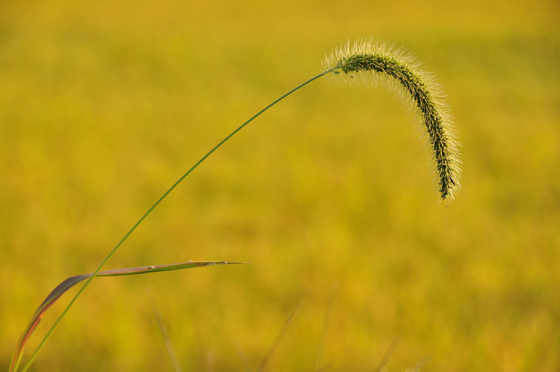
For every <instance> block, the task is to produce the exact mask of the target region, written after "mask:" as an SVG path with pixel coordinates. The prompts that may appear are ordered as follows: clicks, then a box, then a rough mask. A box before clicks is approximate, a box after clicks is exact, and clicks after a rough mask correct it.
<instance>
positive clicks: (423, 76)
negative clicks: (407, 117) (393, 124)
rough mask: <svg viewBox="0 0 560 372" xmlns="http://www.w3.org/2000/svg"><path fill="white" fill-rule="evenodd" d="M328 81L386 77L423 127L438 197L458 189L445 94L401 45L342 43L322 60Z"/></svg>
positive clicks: (456, 157) (368, 80)
mask: <svg viewBox="0 0 560 372" xmlns="http://www.w3.org/2000/svg"><path fill="white" fill-rule="evenodd" d="M323 67H324V68H325V70H326V71H327V72H328V73H327V76H329V77H330V78H331V80H334V81H335V80H338V81H343V82H345V83H350V84H351V83H363V84H371V83H377V81H378V79H379V78H380V77H385V78H389V81H390V83H391V84H390V85H392V86H398V87H399V88H400V89H399V91H400V92H402V93H403V96H404V97H405V98H406V99H407V100H411V102H412V103H414V105H413V106H414V107H415V108H416V110H415V111H416V112H418V113H419V115H420V117H421V119H422V123H423V124H424V126H425V129H426V133H427V140H428V143H429V145H430V150H431V153H432V157H433V160H434V163H435V170H436V174H437V177H438V189H439V190H438V191H439V193H440V196H441V199H442V200H444V201H450V200H452V199H453V197H454V196H455V194H456V193H457V192H458V190H459V189H460V184H459V181H460V172H461V166H460V163H461V162H460V159H459V150H458V146H459V145H458V143H457V141H456V140H455V131H454V129H453V122H452V119H451V115H450V114H449V109H448V108H447V104H446V103H445V100H444V97H445V95H444V94H443V93H442V91H441V89H440V88H439V85H438V84H436V83H435V82H434V79H433V78H432V77H431V75H430V74H429V73H427V72H426V71H424V69H423V68H422V67H421V66H420V64H419V63H418V62H417V61H416V59H415V58H414V57H413V56H412V55H411V54H410V53H408V52H406V51H405V50H404V49H402V48H394V47H393V46H392V45H390V44H387V43H383V42H374V41H373V40H372V39H369V40H365V41H359V42H355V43H350V42H348V43H345V44H343V45H342V46H340V47H339V48H336V49H335V50H333V52H332V53H331V54H330V55H328V56H327V57H326V58H325V60H324V61H323Z"/></svg>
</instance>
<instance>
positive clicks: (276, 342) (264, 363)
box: [257, 300, 304, 372]
mask: <svg viewBox="0 0 560 372" xmlns="http://www.w3.org/2000/svg"><path fill="white" fill-rule="evenodd" d="M303 303H304V301H303V300H301V301H300V302H299V303H298V304H297V306H296V307H295V308H294V310H293V311H292V313H291V314H290V316H289V317H288V319H286V322H285V323H284V326H282V329H281V330H280V332H279V333H278V335H277V336H276V338H275V339H274V342H273V343H272V345H270V349H268V352H267V353H266V355H265V356H264V358H263V360H262V361H261V364H260V365H259V368H257V372H264V370H265V369H266V367H267V365H268V362H269V361H270V358H272V354H274V352H275V351H276V349H277V348H278V345H280V342H281V341H282V338H284V334H285V333H286V331H287V330H288V327H289V326H290V324H292V321H293V320H294V317H295V316H296V314H297V313H298V312H299V309H301V307H302V305H303Z"/></svg>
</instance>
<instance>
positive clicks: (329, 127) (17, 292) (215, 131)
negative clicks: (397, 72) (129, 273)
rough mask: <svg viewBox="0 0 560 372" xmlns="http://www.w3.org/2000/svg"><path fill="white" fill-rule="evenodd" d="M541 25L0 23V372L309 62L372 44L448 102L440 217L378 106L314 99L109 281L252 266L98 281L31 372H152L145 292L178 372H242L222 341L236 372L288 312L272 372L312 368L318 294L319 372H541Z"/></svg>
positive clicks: (244, 9)
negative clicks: (47, 308)
mask: <svg viewBox="0 0 560 372" xmlns="http://www.w3.org/2000/svg"><path fill="white" fill-rule="evenodd" d="M525 3H527V4H525ZM264 4H266V5H264ZM558 15H559V9H558V5H557V4H555V3H554V2H546V1H541V2H531V3H529V2H521V1H517V2H511V1H508V2H500V1H491V2H482V1H480V2H474V3H469V5H468V6H467V5H464V6H462V7H460V8H458V7H455V6H452V5H450V4H449V3H448V2H438V1H433V2H422V3H419V4H416V3H414V2H405V3H401V4H400V5H393V4H391V3H389V2H384V3H379V4H376V3H375V2H366V1H359V0H355V1H352V2H351V3H350V4H349V3H348V2H345V3H344V5H342V4H339V3H336V2H331V3H325V2H318V1H317V2H306V3H305V4H303V5H302V4H299V3H296V2H288V3H286V2H281V3H280V2H279V3H263V4H261V3H256V2H235V3H233V2H226V1H222V0H215V1H211V2H191V3H189V4H179V2H172V1H164V2H157V3H155V2H154V3H153V4H152V3H150V2H146V1H143V2H119V3H118V4H112V3H111V2H82V3H80V5H77V4H74V2H65V1H43V2H40V1H37V2H34V3H26V4H23V3H15V2H14V3H2V5H0V20H1V22H0V170H1V172H2V177H1V178H0V254H1V257H2V263H3V267H2V270H0V295H1V300H0V301H1V306H0V318H1V319H2V326H1V327H0V368H4V369H7V366H8V361H9V359H10V356H11V352H12V350H13V346H14V345H15V342H16V340H17V338H18V336H19V333H20V332H21V330H22V329H23V328H24V326H25V324H26V323H27V321H28V319H29V317H30V316H31V314H32V313H33V311H34V310H35V308H36V307H37V306H38V305H39V303H40V301H41V300H42V299H43V298H44V297H45V295H46V294H47V293H48V292H49V291H50V290H51V289H52V288H53V287H54V286H55V285H56V284H58V283H59V282H60V281H61V280H62V279H63V278H66V277H68V276H70V275H75V274H80V273H84V272H90V271H92V270H93V269H94V268H95V266H96V265H97V264H98V263H99V262H100V261H101V259H102V258H103V257H104V256H105V255H106V254H107V253H108V251H109V250H110V249H111V248H112V247H113V246H114V245H115V244H116V243H117V242H118V240H119V239H120V238H121V237H122V235H123V234H124V233H125V232H126V231H127V230H128V229H129V228H130V227H131V226H132V224H133V223H134V222H135V221H136V220H137V219H138V218H139V217H140V215H141V214H142V213H143V212H145V210H146V209H147V208H148V207H149V206H150V205H151V204H152V203H153V202H154V201H155V200H156V198H157V197H159V196H160V195H161V193H162V192H163V191H164V190H165V189H167V188H168V187H169V186H170V185H171V183H172V182H174V181H175V180H176V179H177V178H178V177H179V176H180V175H181V174H182V173H183V172H184V171H185V170H186V169H187V168H188V167H189V166H190V165H192V164H193V163H194V162H195V161H196V160H198V158H200V157H201V156H202V155H203V154H204V153H205V152H206V151H207V150H209V149H210V148H211V147H212V146H213V145H215V144H216V143H217V142H218V141H219V140H221V139H222V138H223V137H224V136H225V135H226V134H227V133H229V132H230V131H231V130H232V129H234V128H235V127H236V126H237V125H239V124H240V123H241V122H243V121H244V120H246V119H247V118H248V117H249V116H251V115H252V114H253V113H255V112H256V111H257V110H259V109H261V108H262V107H264V106H265V105H266V104H268V103H269V102H270V101H272V100H273V99H275V98H277V97H278V96H279V95H281V94H283V93H285V92H286V91H287V90H289V89H291V88H292V87H294V86H295V85H296V84H299V83H301V82H302V81H304V79H307V78H309V77H311V76H313V75H314V74H316V73H318V72H319V71H320V61H321V59H322V57H323V55H324V53H326V52H328V51H330V49H331V48H332V47H334V46H336V45H337V44H339V43H340V42H342V41H345V40H347V39H348V38H352V39H354V38H361V37H369V36H374V37H379V38H382V39H386V40H390V41H394V42H395V43H396V44H397V45H401V44H403V45H405V46H406V47H407V48H408V49H410V50H411V51H412V52H414V53H415V54H416V55H418V57H419V58H420V59H422V60H424V61H425V63H426V65H427V67H428V68H429V70H431V71H432V72H434V73H435V75H436V76H437V78H438V80H439V81H440V82H441V83H442V84H443V86H444V90H445V91H446V92H447V93H448V95H449V101H450V105H451V107H452V109H453V111H454V115H455V117H456V121H457V123H458V128H459V130H460V139H461V140H462V143H463V150H462V151H463V154H464V181H463V185H464V187H463V191H462V193H461V194H459V196H458V197H457V199H456V201H455V202H453V203H452V204H451V205H450V206H449V207H447V208H446V207H445V206H443V205H441V204H438V203H437V193H436V191H435V187H434V182H433V180H432V179H431V177H430V174H429V172H430V165H429V164H428V156H422V155H423V154H424V153H425V152H426V151H425V150H424V149H423V148H422V146H421V145H420V143H419V141H418V139H419V138H420V135H419V134H418V131H415V130H414V129H413V128H414V125H413V124H411V118H410V117H409V116H407V115H406V113H404V110H403V108H402V104H401V102H399V100H395V99H394V98H393V97H392V95H391V94H388V93H387V92H385V91H383V90H382V89H381V88H377V89H375V88H360V87H335V86H330V85H328V84H327V83H326V82H325V81H319V82H317V83H315V84H313V85H311V86H309V87H306V88H305V90H303V91H300V92H298V93H297V95H296V96H294V97H291V98H290V99H289V100H287V101H285V102H282V103H281V105H280V106H278V107H275V108H274V110H272V111H270V112H268V113H267V114H266V116H263V117H261V118H259V119H258V121H256V122H254V123H252V124H251V125H250V126H249V127H248V128H246V129H245V130H244V131H243V132H242V133H240V134H239V135H238V136H236V137H235V138H234V139H233V141H232V142H230V143H228V144H227V146H225V147H224V148H223V149H221V150H220V151H219V152H218V153H216V154H215V155H214V156H213V157H212V158H210V159H209V160H208V161H207V162H206V163H205V164H204V165H203V166H202V167H201V168H200V169H199V170H197V171H196V172H195V173H193V174H192V176H190V177H189V178H188V179H187V180H186V182H185V183H184V184H183V185H182V186H181V187H179V189H178V190H176V191H175V192H174V193H173V194H172V195H171V196H170V197H169V198H168V199H167V200H166V201H165V203H164V204H163V205H162V206H161V207H160V208H159V209H157V210H156V211H155V212H154V214H153V215H152V216H150V218H148V219H147V220H146V221H145V223H144V224H143V225H142V226H141V228H140V229H139V230H138V231H137V232H136V233H135V234H134V235H133V236H132V237H131V239H130V240H129V241H128V242H127V243H126V244H125V245H124V246H123V247H122V249H121V251H120V252H119V253H118V254H117V256H116V257H115V258H114V259H113V260H112V261H111V262H110V263H109V266H108V267H107V268H116V267H126V266H139V265H146V264H158V263H170V262H181V261H186V260H244V261H251V262H253V265H251V266H247V267H231V268H221V267H220V268H215V270H204V271H200V272H186V273H169V274H162V275H157V276H155V278H154V277H152V278H128V279H126V278H123V279H121V280H111V279H99V280H97V281H96V282H95V283H94V284H93V286H92V287H91V288H90V290H88V291H87V292H86V293H85V294H84V296H83V297H82V298H81V300H80V301H79V302H78V303H77V305H76V307H75V308H74V309H73V310H72V311H71V312H70V314H69V316H68V317H67V318H65V320H64V321H63V322H62V323H61V326H60V327H59V328H58V329H57V331H56V332H55V333H54V335H53V337H52V338H51V340H50V341H49V343H48V344H47V346H46V347H45V349H44V350H43V352H42V353H41V354H40V356H39V358H38V359H37V361H36V365H35V368H36V370H42V371H44V370H48V371H58V370H60V371H67V370H73V371H87V370H96V371H97V370H122V371H132V370H135V371H137V370H156V369H163V368H167V369H170V367H171V366H170V365H169V364H168V362H167V359H166V355H165V348H164V346H163V344H162V343H161V341H160V336H159V335H158V331H157V327H156V326H155V325H154V321H153V319H152V314H151V308H150V305H149V302H148V300H147V299H146V298H145V290H144V288H145V287H146V285H149V286H151V287H152V289H153V292H154V293H156V296H157V302H158V306H159V308H160V311H161V312H162V314H163V316H164V317H165V320H166V322H167V323H168V326H169V333H170V337H171V339H172V341H173V342H174V343H175V347H176V349H177V352H178V354H179V358H180V360H181V362H182V363H183V366H184V367H185V369H191V370H205V368H206V360H207V356H208V355H215V360H216V361H215V363H216V370H219V371H229V370H231V371H239V370H242V364H241V361H240V360H239V358H238V357H237V355H236V353H235V348H234V347H233V345H232V342H231V339H234V340H235V342H236V344H237V345H239V347H240V348H241V349H243V350H244V351H245V353H246V354H247V355H248V358H249V359H250V361H251V362H252V363H253V364H254V365H255V366H256V365H257V364H258V362H259V360H260V358H261V357H262V356H263V355H264V354H265V353H266V350H267V348H268V346H269V345H270V343H271V342H272V340H273V338H274V337H275V335H276V334H277V332H278V330H279V329H280V328H281V326H282V324H283V322H284V319H285V317H286V314H287V313H288V311H289V309H290V308H292V306H293V305H294V304H295V303H296V302H297V301H298V300H299V299H300V298H301V297H305V298H307V301H306V306H305V308H303V309H302V310H301V311H300V313H299V314H298V317H297V318H296V319H295V320H294V322H293V324H292V326H291V328H290V329H289V330H288V332H287V334H286V335H285V342H284V343H283V344H282V345H280V348H279V349H278V350H277V352H276V354H275V356H274V357H273V359H272V360H271V363H270V368H271V370H304V369H307V370H310V369H311V368H312V366H313V365H314V362H315V354H316V352H317V350H316V349H317V345H318V344H319V338H320V335H321V327H322V316H323V314H324V306H325V304H326V303H327V301H328V298H329V296H330V295H331V288H332V285H333V283H335V282H336V283H338V286H339V290H338V296H337V300H336V303H335V305H334V309H333V313H332V317H331V324H330V328H329V333H328V337H327V339H326V342H325V344H326V346H325V351H324V352H323V360H324V361H325V362H326V363H332V366H333V369H335V370H337V369H338V370H371V369H373V368H374V367H375V366H376V365H377V363H378V362H379V360H380V359H381V357H382V355H383V353H384V351H385V350H386V348H387V347H388V345H389V344H390V343H391V341H392V340H393V339H394V338H395V337H396V336H400V337H401V338H402V341H401V343H400V346H399V348H398V349H397V351H396V352H395V354H394V355H393V357H392V358H391V360H390V362H389V367H390V369H391V370H404V369H405V368H407V367H411V366H413V365H414V364H415V363H416V362H417V361H418V360H419V359H420V358H422V357H424V356H426V355H428V356H429V357H430V368H432V369H433V370H457V371H459V370H460V371H468V370H472V371H479V370H508V371H525V370H530V369H534V370H543V371H544V370H557V369H558V368H559V367H560V357H559V356H558V353H557V352H556V351H557V350H558V349H559V348H560V336H559V334H560V327H559V325H558V324H559V323H558V322H559V319H558V314H559V313H560V297H559V296H558V288H559V287H560V271H559V270H558V267H560V233H559V232H558V226H560V172H558V169H560V126H559V123H560V109H559V108H560V99H559V98H558V97H559V96H558V90H559V88H560V76H559V72H558V66H559V65H560V35H559V32H558V30H557V27H556V26H554V24H555V23H557V21H558V18H559V17H558ZM131 305H132V306H131ZM53 312H56V310H53ZM52 317H53V316H52V314H51V317H50V318H52ZM47 318H48V319H45V321H44V323H45V324H44V325H42V328H41V329H43V330H44V329H45V328H46V326H47V325H48V324H49V321H52V319H50V318H49V316H47ZM38 333H39V334H40V331H39V332H38ZM31 347H32V345H31Z"/></svg>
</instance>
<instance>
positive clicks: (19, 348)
mask: <svg viewBox="0 0 560 372" xmlns="http://www.w3.org/2000/svg"><path fill="white" fill-rule="evenodd" d="M243 263H246V262H237V261H234V262H228V261H198V262H193V261H190V262H183V263H175V264H167V265H156V266H138V267H129V268H123V269H114V270H106V271H100V272H98V273H97V275H96V276H124V275H140V274H149V273H158V272H163V271H174V270H184V269H194V268H197V267H205V266H215V265H235V264H243ZM92 275H94V273H90V274H82V275H76V276H72V277H70V278H67V279H66V280H64V281H63V282H62V283H60V284H59V285H57V286H56V287H55V288H54V289H53V290H52V291H51V293H49V295H48V296H47V298H45V301H43V303H42V304H41V305H40V306H39V307H38V308H37V310H36V311H35V313H34V314H33V316H32V317H31V320H30V321H29V323H28V324H27V327H25V330H24V331H23V333H22V335H21V336H20V338H19V341H18V343H17V345H16V350H15V351H14V355H13V357H12V362H11V364H10V369H9V370H8V371H9V372H15V371H17V368H18V365H19V362H20V360H21V356H22V353H23V349H24V348H25V344H26V343H27V340H29V337H31V335H32V334H33V332H34V331H35V329H36V328H37V326H38V325H39V323H40V322H41V319H42V318H43V315H44V314H45V312H46V311H47V310H48V309H49V308H50V307H51V306H52V305H53V304H54V303H55V302H56V301H57V300H58V299H59V298H60V297H61V296H62V295H63V294H64V293H65V292H66V291H68V290H69V289H70V288H72V287H74V286H75V285H76V284H78V283H80V282H81V281H83V280H85V279H88V278H90V277H91V276H92Z"/></svg>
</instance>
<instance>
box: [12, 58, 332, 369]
mask: <svg viewBox="0 0 560 372" xmlns="http://www.w3.org/2000/svg"><path fill="white" fill-rule="evenodd" d="M337 68H339V67H335V68H332V69H329V70H326V71H324V72H322V73H320V74H319V75H317V76H315V77H314V78H311V79H309V80H307V81H306V82H305V83H303V84H301V85H299V86H297V87H296V88H294V89H292V90H290V91H289V92H288V93H286V94H284V95H283V96H282V97H280V98H278V99H277V100H276V101H274V102H272V103H271V104H270V105H268V106H266V107H265V108H264V109H262V110H261V111H259V112H258V113H257V114H256V115H254V116H253V117H252V118H250V119H249V120H247V121H246V122H245V123H243V124H241V125H240V126H239V127H238V128H237V129H236V130H234V131H233V132H231V134H230V135H229V136H227V137H226V138H224V139H223V140H222V141H221V142H220V143H218V144H217V145H216V146H215V147H214V148H213V149H212V150H210V151H209V152H208V153H207V154H206V155H204V156H203V157H202V159H200V160H199V161H198V162H197V163H196V164H195V165H193V166H192V167H191V169H189V170H188V171H187V172H186V173H185V174H183V175H182V176H181V178H179V179H178V180H177V182H175V183H174V184H173V186H171V187H170V188H169V189H168V190H167V191H166V192H165V193H164V194H163V195H162V196H161V197H160V198H159V199H158V200H157V201H156V202H155V203H154V205H152V207H151V208H150V209H148V211H147V212H146V213H145V214H144V215H143V216H142V217H141V218H140V219H139V220H138V222H136V224H135V225H134V226H133V227H132V228H131V229H130V231H129V232H128V233H126V235H125V236H124V237H123V238H122V239H121V241H120V242H119V244H117V245H116V246H115V248H113V250H112V251H111V252H110V253H109V254H108V255H107V257H105V259H104V260H103V262H101V264H100V265H99V266H98V267H97V269H96V270H95V271H94V272H93V275H92V276H91V277H90V278H89V279H88V280H87V281H86V282H85V283H84V285H83V286H82V288H80V290H79V291H78V293H76V295H75V296H74V298H73V299H72V301H70V303H69V304H68V306H66V308H65V309H64V311H63V312H62V314H60V316H59V317H58V319H57V320H56V321H55V322H54V324H53V325H52V327H51V329H49V331H48V332H47V334H46V335H45V337H44V338H43V340H42V341H41V343H40V344H39V346H37V349H35V351H34V352H33V354H32V355H31V357H30V359H29V361H28V362H27V364H26V365H25V366H24V367H23V369H22V372H25V371H27V369H28V368H29V366H30V365H31V363H33V360H34V359H35V357H36V356H37V354H38V353H39V351H40V350H41V348H42V347H43V345H44V344H45V342H46V341H47V339H48V338H49V337H50V335H51V334H52V332H53V331H54V329H55V328H56V326H57V325H58V323H60V321H61V320H62V318H63V317H64V316H65V315H66V313H67V312H68V310H69V309H70V308H71V307H72V305H73V304H74V302H76V300H77V299H78V297H80V295H81V294H82V292H83V291H84V289H86V287H87V286H88V285H89V283H91V281H92V280H93V278H94V277H95V276H96V275H97V273H98V272H99V271H101V268H102V267H103V266H104V265H105V264H106V263H107V261H109V259H110V258H111V257H112V256H113V255H114V254H115V252H116V251H117V249H119V247H120V246H121V245H122V244H123V243H124V241H125V240H126V239H127V238H128V237H129V236H130V234H132V233H133V232H134V230H136V228H137V227H138V225H140V224H141V223H142V221H144V219H145V218H146V217H147V216H148V215H149V214H150V213H151V212H152V211H153V210H154V209H155V208H156V207H157V206H158V205H159V203H161V201H162V200H163V199H165V197H167V195H169V193H170V192H171V191H173V189H175V187H177V185H179V183H181V181H183V179H185V177H187V176H188V175H189V174H190V173H191V172H192V171H193V170H195V169H196V167H198V166H199V165H200V164H201V163H202V162H203V161H204V160H206V158H207V157H209V156H210V155H211V154H212V153H213V152H214V151H216V150H217V149H218V148H219V147H220V146H222V145H223V144H224V143H225V142H226V141H227V140H229V139H230V138H231V137H233V136H234V135H235V134H236V133H237V132H239V131H240V130H241V129H243V127H245V126H246V125H247V124H249V123H250V122H252V121H253V120H254V119H256V118H257V117H258V116H259V115H261V114H262V113H263V112H265V111H266V110H268V109H269V108H271V107H272V106H274V105H275V104H277V103H278V102H280V101H281V100H283V99H284V98H286V97H287V96H289V95H290V94H292V93H294V92H295V91H296V90H298V89H300V88H302V87H304V86H305V85H307V84H309V83H311V82H312V81H314V80H316V79H318V78H320V77H321V76H323V75H326V74H328V73H329V72H332V71H334V70H335V69H337Z"/></svg>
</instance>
